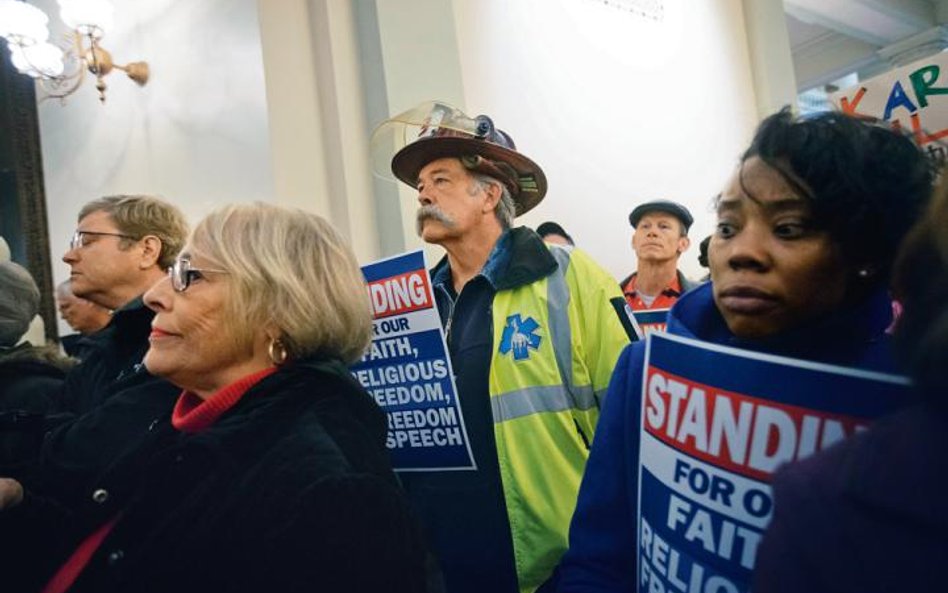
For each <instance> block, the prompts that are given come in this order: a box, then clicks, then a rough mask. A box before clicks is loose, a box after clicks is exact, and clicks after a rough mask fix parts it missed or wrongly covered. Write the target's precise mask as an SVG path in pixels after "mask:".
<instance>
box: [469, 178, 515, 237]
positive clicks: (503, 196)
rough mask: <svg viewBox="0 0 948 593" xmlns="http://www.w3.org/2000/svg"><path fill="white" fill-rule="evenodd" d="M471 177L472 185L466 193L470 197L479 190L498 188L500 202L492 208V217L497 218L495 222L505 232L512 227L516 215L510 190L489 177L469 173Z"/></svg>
mask: <svg viewBox="0 0 948 593" xmlns="http://www.w3.org/2000/svg"><path fill="white" fill-rule="evenodd" d="M471 177H472V178H473V183H472V185H471V189H470V190H469V192H468V193H470V194H471V195H474V194H476V193H477V192H479V191H481V190H483V191H487V188H488V187H490V186H491V185H497V186H498V187H500V192H501V193H500V200H498V201H497V205H496V206H495V207H494V215H495V216H496V217H497V222H499V223H500V226H501V228H502V229H504V230H507V229H509V228H510V227H512V226H513V222H514V217H515V216H516V215H517V206H516V204H514V200H513V196H512V195H511V194H510V189H508V188H507V185H506V184H504V183H501V182H500V181H498V180H497V179H494V178H493V177H491V176H489V175H481V174H478V173H471Z"/></svg>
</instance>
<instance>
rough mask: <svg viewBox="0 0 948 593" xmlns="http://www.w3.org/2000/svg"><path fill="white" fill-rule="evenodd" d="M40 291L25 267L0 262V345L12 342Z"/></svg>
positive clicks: (32, 310) (33, 309)
mask: <svg viewBox="0 0 948 593" xmlns="http://www.w3.org/2000/svg"><path fill="white" fill-rule="evenodd" d="M39 303H40V291H39V288H37V286H36V282H34V281H33V277H32V276H30V273H29V272H27V271H26V268H24V267H23V266H21V265H19V264H16V263H14V262H11V261H5V262H0V348H9V347H11V346H15V345H16V344H17V342H19V341H20V338H22V337H23V334H25V333H26V330H27V329H29V327H30V321H32V319H33V317H35V316H36V313H37V312H38V311H39Z"/></svg>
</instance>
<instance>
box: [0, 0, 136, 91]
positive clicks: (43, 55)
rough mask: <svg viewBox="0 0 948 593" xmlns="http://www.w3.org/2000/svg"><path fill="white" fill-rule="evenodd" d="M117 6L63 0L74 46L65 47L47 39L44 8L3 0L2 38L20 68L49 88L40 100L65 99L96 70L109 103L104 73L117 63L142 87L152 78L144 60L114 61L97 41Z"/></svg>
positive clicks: (89, 0) (105, 1)
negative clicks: (149, 76)
mask: <svg viewBox="0 0 948 593" xmlns="http://www.w3.org/2000/svg"><path fill="white" fill-rule="evenodd" d="M113 10H114V7H113V6H112V3H111V2H110V1H109V0H59V15H60V17H61V18H62V20H63V22H64V23H66V25H67V26H68V27H69V28H70V29H72V33H71V35H70V38H71V45H70V46H69V47H67V48H65V49H63V48H60V47H58V46H56V45H54V44H52V43H50V42H49V41H48V39H49V29H48V28H47V26H46V24H47V23H48V22H49V18H48V17H47V16H46V13H44V12H43V11H42V10H40V9H39V8H36V7H35V6H33V5H31V4H27V3H26V2H21V1H19V0H0V37H3V38H4V39H6V40H7V47H9V48H10V60H11V61H12V62H13V65H14V66H15V67H16V69H17V70H19V71H20V72H22V73H23V74H27V75H29V76H32V77H33V78H35V79H36V81H37V83H39V85H40V87H41V88H42V89H43V92H44V93H45V96H43V97H42V99H46V98H49V97H56V98H59V99H62V98H64V97H66V96H68V95H71V94H72V93H74V92H76V89H78V88H79V86H80V85H81V84H82V81H83V79H84V78H85V73H86V70H88V71H89V72H91V73H92V74H93V75H95V78H96V83H95V88H96V89H98V91H99V101H101V102H103V103H105V89H106V85H105V80H104V78H105V76H107V75H108V74H109V72H111V71H112V69H113V68H117V69H119V70H123V71H124V72H125V74H126V75H128V77H129V78H131V79H132V80H134V81H135V82H137V83H138V85H139V86H142V85H144V84H145V83H146V82H148V64H147V63H146V62H130V63H128V64H125V65H124V66H123V65H120V64H116V63H114V62H113V61H112V55H111V54H110V53H109V52H108V51H106V50H105V48H103V47H102V46H101V45H100V44H99V42H100V40H101V39H102V36H103V35H105V33H106V31H108V30H110V29H111V28H112V13H113ZM42 99H41V100H42Z"/></svg>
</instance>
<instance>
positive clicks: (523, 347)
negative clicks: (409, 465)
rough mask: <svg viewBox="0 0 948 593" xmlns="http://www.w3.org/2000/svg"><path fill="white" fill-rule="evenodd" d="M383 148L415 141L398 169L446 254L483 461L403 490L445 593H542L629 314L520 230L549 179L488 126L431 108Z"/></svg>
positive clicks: (593, 270) (471, 419)
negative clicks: (517, 223)
mask: <svg viewBox="0 0 948 593" xmlns="http://www.w3.org/2000/svg"><path fill="white" fill-rule="evenodd" d="M406 126H413V128H414V129H410V130H407V133H406V130H405V129H401V128H405V127H406ZM390 132H394V134H393V135H392V136H389V135H388V134H389V133H390ZM388 138H393V139H398V138H402V139H404V138H411V139H412V142H411V143H409V144H407V145H405V146H404V147H403V148H400V150H398V151H397V153H395V155H394V157H393V158H392V159H391V170H392V172H393V173H394V175H395V177H397V178H398V179H399V180H401V181H402V182H404V183H406V184H408V185H410V186H411V187H413V188H415V189H417V191H418V203H419V205H420V207H419V209H418V215H417V230H418V234H419V236H421V238H422V239H424V240H425V241H426V242H428V243H434V244H437V245H440V246H441V247H443V248H444V249H445V251H446V252H447V254H446V255H445V257H444V258H443V259H442V260H441V261H440V262H439V263H438V264H437V265H436V266H435V267H434V269H433V270H432V271H431V278H432V284H433V287H434V294H435V299H436V301H437V305H438V310H439V312H440V314H441V320H442V325H443V327H444V330H445V333H446V339H447V344H448V349H449V351H450V355H451V360H452V367H453V370H454V373H455V381H456V384H457V389H458V399H459V400H460V404H461V410H462V413H463V416H464V422H465V427H466V431H467V434H468V436H469V439H470V446H471V450H472V452H473V455H474V459H475V462H476V464H477V469H476V470H474V471H440V472H439V471H434V472H411V473H407V472H406V473H403V474H402V481H403V484H404V486H405V489H406V491H407V492H408V495H409V497H410V498H411V499H412V502H413V503H414V504H415V507H416V509H417V511H418V513H419V514H420V515H421V517H422V518H423V520H424V522H425V523H426V527H427V530H428V535H429V538H430V540H431V542H432V546H433V548H434V551H435V553H436V555H437V556H438V559H439V561H440V564H441V568H442V570H443V573H444V578H445V584H446V586H447V590H448V591H451V592H452V593H464V592H468V591H471V592H475V591H476V592H481V591H492V592H494V593H505V592H510V593H513V592H517V591H532V590H533V589H535V588H536V587H537V586H538V585H539V584H540V583H542V582H543V581H544V580H545V579H546V578H547V577H548V576H549V575H550V573H551V571H552V570H553V567H554V566H555V565H556V563H557V562H558V561H559V557H560V555H562V553H563V552H564V551H565V549H566V535H567V528H568V525H569V519H570V516H571V515H572V512H573V508H574V505H575V503H576V494H577V488H578V486H579V480H580V477H581V476H582V473H583V468H584V465H585V461H586V458H587V457H588V454H589V451H588V448H589V443H590V442H591V440H592V437H593V432H594V430H595V426H596V420H597V419H598V416H599V395H600V394H601V393H603V392H604V391H605V389H606V387H607V386H608V382H609V378H610V376H611V373H612V369H613V367H614V366H615V363H616V360H617V359H618V357H619V353H620V352H621V351H622V349H623V348H624V347H625V346H626V345H627V344H628V343H629V339H630V335H629V332H631V327H632V326H631V325H630V321H629V319H628V317H627V316H626V315H625V314H624V306H625V302H624V300H623V298H622V295H621V294H620V292H619V290H618V286H616V284H615V281H614V280H613V279H612V278H611V277H610V275H609V274H607V273H606V272H605V271H604V270H603V269H602V268H600V267H599V266H598V265H597V264H595V263H594V262H593V261H592V260H591V259H590V258H589V256H587V255H586V254H585V253H583V252H582V251H581V250H573V251H568V250H566V249H562V248H560V247H558V246H554V247H547V246H546V245H545V244H544V243H543V241H542V240H541V239H540V237H539V236H538V235H537V234H536V233H534V232H533V231H532V230H530V229H528V228H526V227H518V228H513V221H514V218H515V217H516V216H519V215H521V214H524V213H526V212H527V211H528V210H530V209H532V208H533V207H535V206H536V205H537V204H539V203H540V200H542V199H543V196H544V195H545V193H546V188H547V184H546V176H545V175H544V173H543V170H542V169H541V168H540V167H539V165H537V164H536V163H535V162H533V160H531V159H530V158H528V157H526V156H525V155H523V154H521V153H520V152H518V151H517V150H516V148H515V146H514V143H513V140H512V139H511V138H510V136H509V135H507V134H506V133H504V132H502V131H501V130H498V129H496V128H495V127H494V124H493V122H492V121H491V119H490V118H489V117H487V116H484V115H481V116H477V117H476V118H470V117H468V116H466V115H465V114H463V113H462V112H460V111H459V110H457V109H454V108H451V107H449V106H447V105H444V104H441V103H429V104H426V105H423V106H420V107H418V108H416V109H414V110H411V111H409V112H406V113H404V114H401V115H398V116H395V117H393V118H392V119H391V120H389V121H388V122H386V123H384V124H382V126H380V127H379V129H378V130H376V132H375V136H374V139H373V149H375V148H376V147H381V146H384V145H385V143H387V141H388ZM390 146H393V147H396V148H397V145H390ZM375 154H376V155H380V154H381V153H380V152H379V151H375ZM627 328H628V329H627Z"/></svg>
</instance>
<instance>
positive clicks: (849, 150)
mask: <svg viewBox="0 0 948 593" xmlns="http://www.w3.org/2000/svg"><path fill="white" fill-rule="evenodd" d="M754 156H756V157H759V158H760V159H761V160H762V161H764V162H765V163H766V164H767V165H768V166H770V167H772V168H773V169H774V170H776V171H777V172H778V173H779V174H780V175H781V177H783V178H784V180H785V181H786V182H787V183H788V184H789V185H790V186H791V187H792V188H794V190H796V191H797V192H798V193H799V194H800V195H801V196H803V197H805V198H807V199H808V200H809V201H810V205H811V207H812V208H813V216H814V221H813V222H814V224H816V225H817V226H818V227H819V228H821V229H824V230H826V231H827V232H828V233H829V234H830V237H831V238H832V240H833V241H834V242H835V243H836V244H837V245H839V247H840V249H841V252H842V255H843V257H844V258H845V261H846V265H847V266H848V267H849V268H850V271H851V272H855V271H856V269H857V268H866V267H868V268H871V270H872V271H873V272H874V273H873V274H872V275H871V276H870V281H869V283H870V284H871V285H874V286H878V285H881V284H884V283H887V281H888V278H889V272H890V270H891V267H892V260H893V258H894V254H895V252H896V250H897V249H898V246H899V244H900V242H901V241H902V239H903V238H904V237H905V235H906V234H907V233H908V231H909V229H910V228H911V227H912V224H913V223H914V222H915V221H916V220H917V219H918V216H919V215H920V213H921V211H922V209H923V208H924V206H925V204H926V203H927V201H928V199H929V196H930V195H931V191H932V183H933V182H934V178H935V173H934V167H933V165H932V163H931V161H930V160H929V159H928V157H926V156H925V154H924V153H923V152H922V151H921V149H919V148H918V146H917V145H916V144H915V143H914V142H913V141H912V140H911V138H910V137H909V136H908V135H907V134H905V133H902V132H898V131H894V130H893V129H892V128H890V127H888V126H887V125H881V124H880V123H878V122H874V121H870V120H867V119H865V118H856V117H852V116H848V115H845V114H843V113H837V112H826V113H820V114H817V115H814V116H806V117H795V116H794V115H793V114H792V113H791V112H790V108H789V107H784V108H783V109H782V110H781V111H779V112H777V113H775V114H773V115H771V116H770V117H768V118H766V119H765V120H764V121H763V122H762V123H761V124H760V127H758V128H757V132H756V134H755V135H754V139H753V141H752V142H751V145H750V147H749V148H748V149H747V151H746V152H744V155H743V156H742V157H741V160H742V162H743V161H746V160H747V159H749V158H751V157H754Z"/></svg>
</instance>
